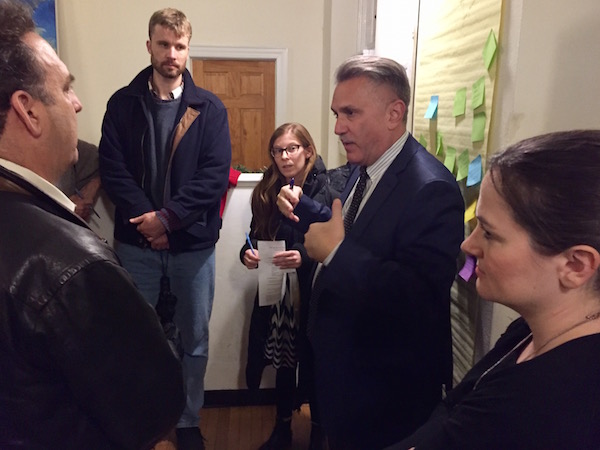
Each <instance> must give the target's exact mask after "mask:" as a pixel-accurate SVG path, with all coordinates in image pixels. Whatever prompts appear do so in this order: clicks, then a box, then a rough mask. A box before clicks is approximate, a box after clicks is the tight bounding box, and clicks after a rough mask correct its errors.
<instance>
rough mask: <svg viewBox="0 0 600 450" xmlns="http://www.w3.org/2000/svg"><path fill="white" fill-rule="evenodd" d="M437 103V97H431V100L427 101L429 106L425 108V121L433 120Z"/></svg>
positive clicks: (435, 115)
mask: <svg viewBox="0 0 600 450" xmlns="http://www.w3.org/2000/svg"><path fill="white" fill-rule="evenodd" d="M438 102H439V96H437V95H432V96H431V100H430V101H429V106H428V107H427V111H426V112H425V118H426V119H435V118H436V117H437V109H438Z"/></svg>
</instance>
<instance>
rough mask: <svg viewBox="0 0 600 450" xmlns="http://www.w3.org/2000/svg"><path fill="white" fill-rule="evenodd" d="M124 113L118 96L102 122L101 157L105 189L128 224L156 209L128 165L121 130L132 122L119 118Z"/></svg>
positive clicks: (110, 104)
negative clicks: (132, 218) (130, 220)
mask: <svg viewBox="0 0 600 450" xmlns="http://www.w3.org/2000/svg"><path fill="white" fill-rule="evenodd" d="M121 109H122V108H120V105H119V102H118V97H117V96H116V94H115V96H113V97H112V98H111V99H110V100H109V102H108V105H107V108H106V113H105V115H104V120H103V122H102V139H101V140H100V145H99V147H98V154H99V166H100V178H101V180H102V187H103V188H104V190H105V191H106V193H107V194H108V196H109V198H110V200H111V201H112V202H113V203H114V204H115V206H116V207H117V209H119V211H121V212H122V216H123V220H128V219H129V218H131V217H137V216H140V215H142V214H144V213H147V212H149V211H153V210H154V206H153V205H152V202H151V201H150V199H149V198H148V196H147V195H146V193H145V192H144V190H143V189H142V188H141V187H140V186H139V184H138V183H137V181H136V180H135V177H134V175H133V174H132V173H131V170H130V169H129V167H128V165H127V158H126V156H125V152H126V149H125V148H124V147H123V142H126V140H125V137H124V136H122V133H121V131H120V129H121V127H122V126H123V124H126V123H129V121H130V120H131V118H130V117H127V118H123V117H120V114H122V113H123V111H122V110H121Z"/></svg>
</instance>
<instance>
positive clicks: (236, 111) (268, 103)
mask: <svg viewBox="0 0 600 450" xmlns="http://www.w3.org/2000/svg"><path fill="white" fill-rule="evenodd" d="M192 68H193V70H192V71H193V77H194V82H195V83H196V84H197V85H198V86H201V87H203V88H204V89H208V90H209V91H211V92H213V93H214V94H215V95H217V96H218V97H219V98H220V99H221V101H222V102H223V103H224V104H225V107H226V108H227V112H228V115H229V128H230V132H231V150H232V155H231V156H232V162H231V164H232V165H233V166H234V167H235V166H238V165H241V166H244V167H245V168H247V169H248V170H250V171H258V170H261V169H262V168H264V167H266V166H268V165H269V164H270V163H271V161H270V159H269V153H268V152H269V150H268V148H267V147H268V145H269V138H270V137H271V134H272V133H273V130H274V129H275V61H256V60H221V59H199V58H194V59H193V60H192Z"/></svg>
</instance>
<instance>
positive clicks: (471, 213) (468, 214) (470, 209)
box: [465, 200, 477, 223]
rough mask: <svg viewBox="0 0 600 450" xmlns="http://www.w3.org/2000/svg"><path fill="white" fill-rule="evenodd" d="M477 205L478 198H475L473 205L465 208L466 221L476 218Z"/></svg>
mask: <svg viewBox="0 0 600 450" xmlns="http://www.w3.org/2000/svg"><path fill="white" fill-rule="evenodd" d="M476 207H477V200H475V201H474V202H473V203H471V205H470V206H469V207H468V208H467V209H465V223H467V222H470V221H471V220H473V219H474V218H475V208H476Z"/></svg>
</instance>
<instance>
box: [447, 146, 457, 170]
mask: <svg viewBox="0 0 600 450" xmlns="http://www.w3.org/2000/svg"><path fill="white" fill-rule="evenodd" d="M455 163H456V149H455V148H454V147H446V157H445V158H444V165H445V166H446V168H447V169H448V170H449V171H450V172H454V164H455Z"/></svg>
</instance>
